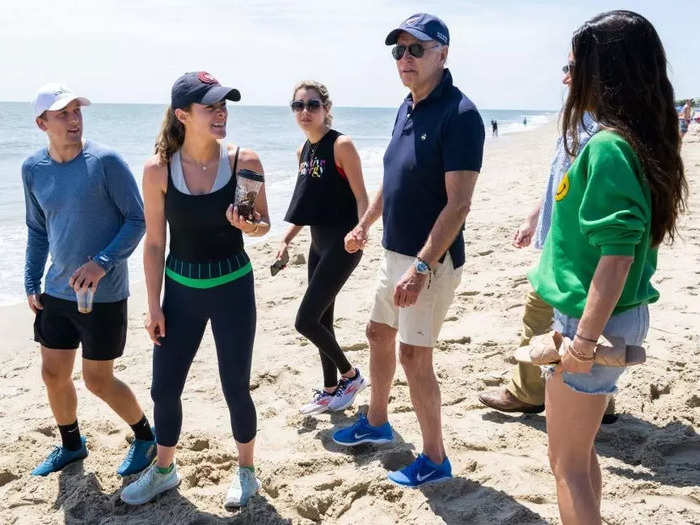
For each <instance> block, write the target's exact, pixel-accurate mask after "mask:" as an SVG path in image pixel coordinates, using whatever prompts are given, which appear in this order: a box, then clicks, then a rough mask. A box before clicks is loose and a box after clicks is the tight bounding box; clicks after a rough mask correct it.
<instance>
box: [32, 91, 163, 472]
mask: <svg viewBox="0 0 700 525" xmlns="http://www.w3.org/2000/svg"><path fill="white" fill-rule="evenodd" d="M89 104H90V101H89V100H88V99H86V98H84V97H79V96H77V95H76V94H75V93H73V92H72V91H71V90H70V89H68V88H67V87H65V86H63V85H60V84H47V85H45V86H43V87H42V88H41V89H40V90H39V91H38V92H37V94H36V97H35V99H34V118H35V120H36V124H37V126H38V127H39V128H40V129H41V130H42V131H44V132H45V133H46V135H47V137H48V139H49V144H48V147H46V148H42V149H41V150H39V151H37V152H36V153H34V154H33V155H31V156H30V157H29V158H27V159H26V160H25V161H24V163H23V164H22V182H23V185H24V194H25V204H26V213H27V228H28V238H27V252H26V262H25V273H24V283H25V290H26V293H27V300H28V303H29V308H31V310H32V311H33V312H34V313H35V314H36V318H35V321H34V339H35V340H36V341H37V342H38V343H39V344H40V345H41V361H42V367H41V375H42V378H43V380H44V383H45V384H46V388H47V392H48V398H49V404H50V406H51V410H52V412H53V415H54V418H55V419H56V423H57V424H58V428H59V432H60V434H61V440H62V445H61V446H60V447H56V448H55V449H54V451H53V452H51V453H50V454H49V455H48V457H47V458H46V459H45V460H44V461H43V462H42V463H41V464H40V465H39V466H38V467H36V469H34V471H33V472H32V474H34V475H38V476H46V475H48V474H50V473H51V472H56V471H58V470H60V469H62V468H63V467H64V466H66V465H67V464H68V463H71V462H73V461H76V460H80V459H83V458H84V457H86V456H87V454H88V451H87V446H86V440H85V438H84V437H81V435H80V430H79V428H78V420H77V413H76V410H77V398H76V392H75V386H74V384H73V379H72V372H73V364H74V362H75V354H76V350H77V348H78V346H79V345H82V357H83V359H82V371H83V374H82V375H83V380H84V381H85V385H86V386H87V388H88V389H89V390H90V391H91V392H92V393H94V394H95V395H97V396H98V397H100V398H101V399H102V400H104V401H105V402H106V403H107V404H108V405H109V406H110V407H111V408H112V409H113V410H114V411H115V412H116V413H117V414H118V415H119V416H120V417H121V418H122V419H124V420H125V421H126V422H127V423H128V424H129V425H130V426H131V428H132V429H133V431H134V435H135V439H134V441H133V443H132V445H131V447H130V450H129V452H128V454H127V456H126V458H125V459H124V461H123V462H122V464H121V465H120V466H119V468H118V470H117V472H118V473H119V474H120V475H122V476H125V475H128V474H133V473H135V472H139V471H140V470H142V469H144V468H145V467H147V466H148V465H149V464H150V462H151V460H152V459H153V457H154V456H155V448H156V446H155V437H154V436H153V432H152V429H151V426H150V425H149V423H148V419H147V418H146V416H145V415H144V413H143V410H142V409H141V407H140V406H139V404H138V402H137V401H136V398H135V397H134V394H133V392H132V391H131V390H130V389H129V387H128V386H127V385H125V384H124V383H122V382H121V381H119V380H118V379H117V378H115V377H114V375H113V368H114V359H116V358H117V357H119V356H121V355H122V353H123V351H124V344H125V341H126V323H127V310H126V307H127V306H126V301H127V297H128V295H129V280H128V271H127V265H126V260H127V258H128V257H129V255H130V254H131V253H132V252H133V251H134V249H135V248H136V246H137V245H138V243H139V241H140V240H141V237H142V236H143V233H144V229H145V228H144V217H143V202H142V201H141V197H140V195H139V191H138V187H137V186H136V182H135V180H134V177H133V175H132V174H131V171H130V170H129V167H128V166H127V165H126V163H125V162H124V160H122V158H121V157H120V156H119V155H118V154H117V153H115V152H114V151H113V150H111V149H109V148H106V147H104V146H101V145H99V144H97V143H95V142H92V141H85V142H83V140H82V136H83V117H82V113H81V107H82V106H87V105H89ZM49 254H51V266H50V267H49V271H48V273H47V274H46V281H45V283H44V288H43V293H42V286H41V280H42V277H43V275H44V268H45V265H46V259H47V256H48V255H49ZM78 293H81V294H87V295H88V296H93V294H94V305H93V306H92V309H91V311H90V312H89V313H81V312H79V311H78V307H77V306H78V305H77V302H76V297H77V294H78ZM82 310H83V311H86V310H90V308H89V307H88V308H83V309H82Z"/></svg>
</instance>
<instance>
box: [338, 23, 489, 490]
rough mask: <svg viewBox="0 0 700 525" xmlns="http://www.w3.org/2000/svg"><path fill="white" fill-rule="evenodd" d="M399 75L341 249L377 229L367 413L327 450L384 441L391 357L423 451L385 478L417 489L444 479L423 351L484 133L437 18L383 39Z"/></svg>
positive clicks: (456, 267)
mask: <svg viewBox="0 0 700 525" xmlns="http://www.w3.org/2000/svg"><path fill="white" fill-rule="evenodd" d="M386 44H387V45H393V46H394V47H393V49H392V55H393V57H394V59H395V60H396V65H397V69H398V73H399V76H400V78H401V81H402V82H403V84H404V85H405V86H406V87H407V88H408V89H409V90H410V94H409V95H408V96H407V97H406V99H405V100H404V102H403V104H401V107H400V108H399V111H398V114H397V116H396V122H395V124H394V130H393V133H392V137H391V142H390V143H389V146H388V148H387V150H386V153H385V155H384V179H383V182H382V187H381V189H380V190H379V192H378V194H377V197H376V198H375V200H374V201H373V202H372V204H371V206H370V207H369V209H368V210H367V212H366V213H365V215H364V216H363V217H362V219H361V220H360V222H359V224H358V225H357V227H356V228H355V229H354V230H352V231H351V232H350V233H349V234H348V236H347V237H346V240H345V243H346V249H347V250H348V251H350V252H352V251H355V250H358V249H361V248H362V247H363V246H364V245H365V243H366V242H367V234H368V231H369V228H370V226H371V225H372V223H374V221H376V220H377V219H378V218H379V216H380V215H381V216H382V218H383V222H384V237H383V239H382V245H383V246H384V249H385V255H384V262H383V264H382V267H381V270H380V278H379V286H378V288H377V292H376V296H375V299H374V307H373V309H372V314H371V317H370V322H369V324H368V326H367V338H368V339H369V343H370V375H371V380H372V396H371V400H370V407H369V411H368V413H367V415H366V416H365V415H360V417H359V419H358V420H357V422H356V423H355V424H354V425H352V426H351V427H349V428H345V429H342V430H339V431H337V432H336V433H335V434H334V435H333V439H334V440H335V442H336V443H339V444H342V445H348V446H353V445H358V444H360V443H387V442H390V441H392V440H393V431H392V429H391V425H390V424H389V421H388V408H387V407H388V403H389V392H390V389H391V383H392V380H393V377H394V371H395V369H396V351H395V344H396V335H397V333H398V336H399V347H400V349H399V355H400V361H401V365H402V366H403V368H404V370H405V372H406V377H407V379H408V385H409V389H410V392H411V401H412V402H413V408H414V410H415V412H416V416H417V418H418V423H419V425H420V429H421V433H422V435H423V452H422V453H421V454H420V455H419V456H418V458H417V459H416V460H415V461H414V462H413V463H411V464H410V465H408V466H407V467H405V468H403V469H401V470H399V471H396V472H390V473H389V479H390V480H392V481H394V482H395V483H398V484H401V485H407V486H418V485H422V484H423V483H428V482H435V481H439V480H441V479H446V478H450V477H451V476H452V469H451V466H450V462H449V460H448V459H447V455H446V454H445V448H444V445H443V440H442V425H441V414H440V388H439V385H438V382H437V379H436V378H435V373H434V371H433V347H434V346H435V343H436V341H437V337H438V334H439V332H440V327H441V326H442V323H443V321H444V318H445V314H446V313H447V310H448V308H449V306H450V304H451V302H452V299H453V297H454V292H455V289H456V288H457V285H458V284H459V282H460V279H461V276H462V267H463V265H464V257H465V256H464V238H463V237H462V229H463V227H464V220H465V218H466V216H467V213H468V212H469V207H470V203H471V199H472V194H473V192H474V186H475V184H476V179H477V176H478V174H479V171H480V170H481V161H482V155H483V145H484V125H483V122H482V120H481V117H480V116H479V112H478V111H477V109H476V107H475V106H474V104H473V103H472V102H471V101H470V100H469V99H468V98H467V97H466V96H464V94H463V93H462V92H461V91H460V90H459V89H457V88H456V87H455V86H454V85H453V84H452V75H451V74H450V72H449V70H448V69H446V68H445V62H446V60H447V53H448V49H449V47H448V46H449V44H450V35H449V32H448V30H447V26H446V25H445V23H444V22H443V21H442V20H440V19H439V18H437V17H435V16H432V15H429V14H425V13H419V14H416V15H413V16H411V17H410V18H408V19H407V20H405V21H404V22H403V23H402V24H401V25H400V26H399V27H398V28H397V29H394V30H393V31H391V32H390V33H389V35H388V36H387V38H386Z"/></svg>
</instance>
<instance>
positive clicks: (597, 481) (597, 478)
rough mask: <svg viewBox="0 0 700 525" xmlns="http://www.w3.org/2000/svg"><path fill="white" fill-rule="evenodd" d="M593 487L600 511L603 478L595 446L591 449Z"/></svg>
mask: <svg viewBox="0 0 700 525" xmlns="http://www.w3.org/2000/svg"><path fill="white" fill-rule="evenodd" d="M591 487H592V488H593V495H594V496H595V497H596V499H597V500H598V512H600V501H601V499H602V497H603V478H602V476H601V473H600V465H599V464H598V455H597V454H596V452H595V447H593V450H592V451H591Z"/></svg>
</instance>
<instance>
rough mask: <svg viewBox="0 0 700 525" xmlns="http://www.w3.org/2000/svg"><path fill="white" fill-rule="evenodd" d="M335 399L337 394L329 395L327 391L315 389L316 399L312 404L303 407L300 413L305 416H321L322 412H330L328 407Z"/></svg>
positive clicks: (314, 398)
mask: <svg viewBox="0 0 700 525" xmlns="http://www.w3.org/2000/svg"><path fill="white" fill-rule="evenodd" d="M336 392H337V390H336ZM334 397H335V392H334V393H332V394H329V393H328V392H326V391H325V390H316V389H314V397H313V398H312V399H311V402H310V403H307V404H306V405H304V406H303V407H301V408H300V409H299V411H300V412H301V413H302V414H304V415H310V414H320V413H321V412H325V411H326V410H328V405H329V404H330V402H331V401H332V400H333V399H334Z"/></svg>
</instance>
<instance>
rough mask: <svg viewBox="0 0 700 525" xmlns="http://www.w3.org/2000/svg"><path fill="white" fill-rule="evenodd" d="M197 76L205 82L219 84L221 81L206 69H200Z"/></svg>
mask: <svg viewBox="0 0 700 525" xmlns="http://www.w3.org/2000/svg"><path fill="white" fill-rule="evenodd" d="M197 78H198V79H199V81H200V82H202V83H203V84H218V83H219V81H218V80H216V79H215V78H214V77H213V76H211V75H210V74H209V73H207V72H206V71H200V72H199V73H197Z"/></svg>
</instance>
